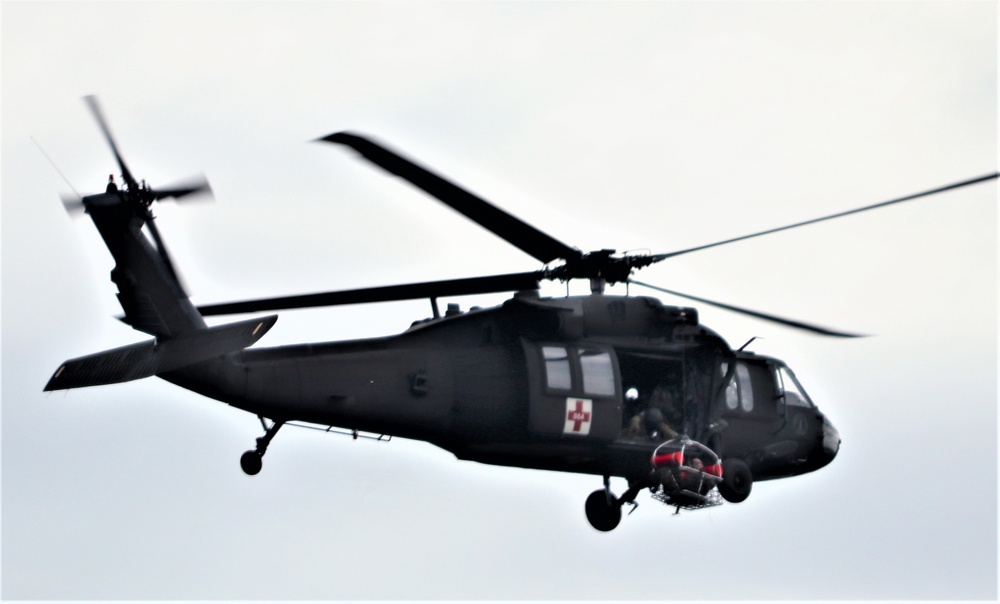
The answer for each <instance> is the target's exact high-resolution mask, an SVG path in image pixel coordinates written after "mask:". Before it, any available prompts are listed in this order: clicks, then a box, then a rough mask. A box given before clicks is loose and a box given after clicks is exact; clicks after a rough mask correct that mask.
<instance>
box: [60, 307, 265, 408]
mask: <svg viewBox="0 0 1000 604" xmlns="http://www.w3.org/2000/svg"><path fill="white" fill-rule="evenodd" d="M277 320H278V315H271V316H270V317H264V318H263V319H251V320H248V321H240V322H238V323H229V324H227V325H220V326H218V327H210V328H208V329H199V330H195V331H190V332H186V333H183V334H181V335H179V336H176V337H173V338H169V339H159V340H150V341H148V342H140V343H138V344H131V345H129V346H122V347H121V348H114V349H112V350H106V351H104V352H98V353H96V354H91V355H87V356H85V357H79V358H76V359H72V360H69V361H66V362H65V363H63V364H62V366H61V367H60V368H59V369H57V370H56V372H55V374H54V375H53V376H52V379H50V380H49V383H48V384H46V385H45V390H46V391H48V390H65V389H67V388H82V387H84V386H102V385H104V384H117V383H119V382H129V381H131V380H138V379H141V378H145V377H150V376H153V375H158V374H161V373H166V372H168V371H174V370H175V369H180V368H182V367H186V366H188V365H192V364H194V363H200V362H202V361H207V360H209V359H213V358H215V357H219V356H222V355H224V354H227V353H230V352H234V351H237V350H242V349H244V348H246V347H247V346H250V345H251V344H253V343H254V342H256V341H257V340H259V339H260V338H261V337H262V336H263V335H264V334H265V333H267V331H268V330H269V329H271V326H272V325H274V322H275V321H277Z"/></svg>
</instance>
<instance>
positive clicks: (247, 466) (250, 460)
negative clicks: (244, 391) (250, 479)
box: [240, 417, 285, 476]
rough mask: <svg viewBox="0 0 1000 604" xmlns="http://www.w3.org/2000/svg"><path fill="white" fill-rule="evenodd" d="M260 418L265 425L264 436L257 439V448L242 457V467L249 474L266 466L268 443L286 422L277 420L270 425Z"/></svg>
mask: <svg viewBox="0 0 1000 604" xmlns="http://www.w3.org/2000/svg"><path fill="white" fill-rule="evenodd" d="M259 419H260V425H262V426H264V436H261V437H260V438H258V439H257V448H256V449H251V450H249V451H247V452H246V453H244V454H243V455H242V456H241V457H240V467H241V468H243V472H244V473H246V474H247V475H248V476H254V475H255V474H258V473H260V469H261V468H262V467H263V466H264V453H266V452H267V445H268V444H270V443H271V439H272V438H274V435H275V434H277V433H278V430H279V429H280V428H281V426H282V425H283V424H284V423H285V422H283V421H275V422H274V423H273V424H271V425H270V426H268V425H267V422H265V421H264V418H263V417H260V418H259Z"/></svg>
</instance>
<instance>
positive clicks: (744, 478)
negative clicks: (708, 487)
mask: <svg viewBox="0 0 1000 604" xmlns="http://www.w3.org/2000/svg"><path fill="white" fill-rule="evenodd" d="M752 487H753V474H752V473H751V472H750V466H748V465H747V464H746V462H744V461H743V460H742V459H736V458H730V459H727V460H725V461H723V462H722V482H721V483H719V493H720V494H722V498H723V499H725V500H726V501H728V502H730V503H739V502H741V501H744V500H745V499H746V498H747V497H749V496H750V489H751V488H752Z"/></svg>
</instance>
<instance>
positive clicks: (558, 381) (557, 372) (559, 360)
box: [542, 346, 573, 390]
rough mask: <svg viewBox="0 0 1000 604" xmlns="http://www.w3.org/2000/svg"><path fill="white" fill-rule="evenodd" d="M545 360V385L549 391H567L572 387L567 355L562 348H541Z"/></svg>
mask: <svg viewBox="0 0 1000 604" xmlns="http://www.w3.org/2000/svg"><path fill="white" fill-rule="evenodd" d="M542 358H543V359H545V380H546V383H545V385H546V386H547V387H548V388H549V390H569V389H570V388H572V386H573V379H572V374H571V373H570V370H569V354H568V353H567V351H566V348H565V347H564V346H542Z"/></svg>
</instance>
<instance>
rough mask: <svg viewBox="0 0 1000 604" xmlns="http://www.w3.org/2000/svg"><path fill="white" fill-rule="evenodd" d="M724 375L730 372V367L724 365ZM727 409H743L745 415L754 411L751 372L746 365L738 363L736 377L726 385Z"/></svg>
mask: <svg viewBox="0 0 1000 604" xmlns="http://www.w3.org/2000/svg"><path fill="white" fill-rule="evenodd" d="M721 369H722V375H723V376H725V375H726V373H727V372H728V371H729V365H728V364H727V363H723V364H722V366H721ZM726 407H727V408H728V409H729V410H730V411H736V410H737V409H742V410H743V412H744V413H750V412H751V411H753V384H751V382H750V370H749V369H747V366H746V363H743V362H742V361H739V362H737V363H736V375H735V376H734V377H733V379H731V380H729V383H728V384H726Z"/></svg>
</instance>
